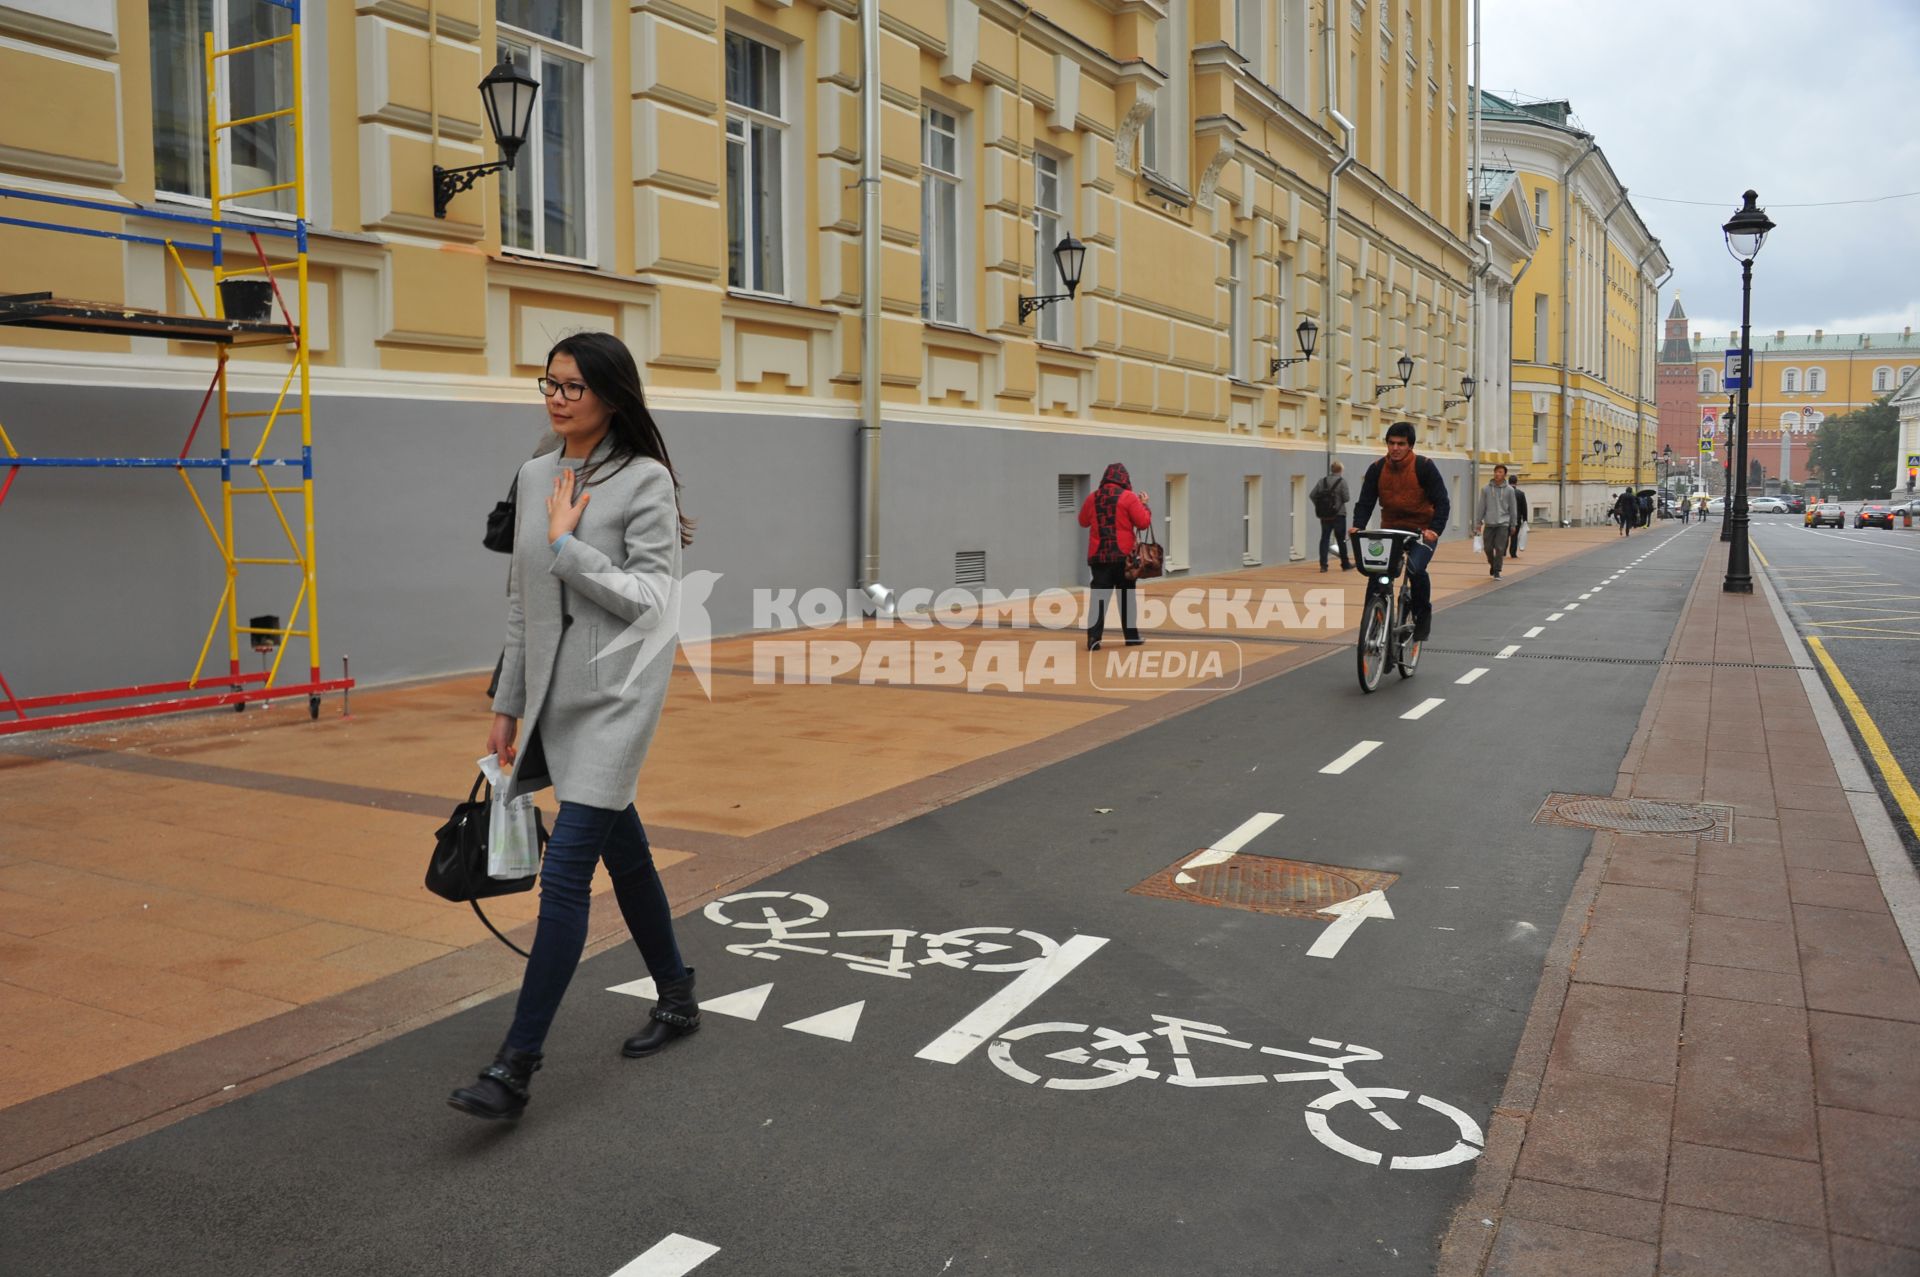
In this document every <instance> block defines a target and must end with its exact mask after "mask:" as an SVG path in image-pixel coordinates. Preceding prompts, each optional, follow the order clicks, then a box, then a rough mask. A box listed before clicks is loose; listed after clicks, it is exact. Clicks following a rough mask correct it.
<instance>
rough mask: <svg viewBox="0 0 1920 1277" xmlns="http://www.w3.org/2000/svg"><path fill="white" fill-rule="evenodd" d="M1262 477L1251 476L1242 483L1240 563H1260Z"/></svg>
mask: <svg viewBox="0 0 1920 1277" xmlns="http://www.w3.org/2000/svg"><path fill="white" fill-rule="evenodd" d="M1263 539H1264V538H1263V537H1262V536H1261V535H1260V476H1259V475H1257V474H1250V475H1247V476H1246V477H1244V478H1243V479H1242V480H1241V481H1240V562H1242V563H1258V562H1259V561H1260V543H1261V541H1262V540H1263Z"/></svg>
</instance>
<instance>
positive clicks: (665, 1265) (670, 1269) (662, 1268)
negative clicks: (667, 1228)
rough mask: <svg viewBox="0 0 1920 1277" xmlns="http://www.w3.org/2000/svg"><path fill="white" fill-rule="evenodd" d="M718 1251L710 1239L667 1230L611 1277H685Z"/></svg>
mask: <svg viewBox="0 0 1920 1277" xmlns="http://www.w3.org/2000/svg"><path fill="white" fill-rule="evenodd" d="M719 1253H720V1248H719V1247H718V1246H715V1245H712V1244H711V1243H709V1242H703V1241H697V1240H695V1239H694V1238H692V1237H683V1236H681V1235H680V1234H679V1233H668V1234H667V1235H666V1236H665V1237H663V1238H661V1239H660V1240H659V1241H657V1242H655V1243H654V1244H653V1245H652V1246H649V1247H648V1248H647V1253H646V1254H644V1255H641V1256H640V1257H639V1258H638V1259H634V1260H632V1261H630V1262H628V1263H627V1264H625V1265H623V1266H622V1267H621V1268H620V1271H619V1272H616V1273H615V1274H614V1275H613V1277H685V1274H687V1273H690V1272H692V1271H693V1270H694V1269H696V1268H698V1267H699V1266H700V1265H702V1264H704V1263H706V1262H707V1261H708V1260H709V1259H712V1258H713V1257H714V1256H715V1255H718V1254H719Z"/></svg>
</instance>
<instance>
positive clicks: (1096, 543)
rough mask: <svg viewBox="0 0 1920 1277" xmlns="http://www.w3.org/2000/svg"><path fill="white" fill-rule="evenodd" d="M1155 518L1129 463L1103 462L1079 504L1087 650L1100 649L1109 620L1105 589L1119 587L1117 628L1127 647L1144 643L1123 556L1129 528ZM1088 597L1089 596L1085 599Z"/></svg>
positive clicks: (1130, 548) (1127, 548)
mask: <svg viewBox="0 0 1920 1277" xmlns="http://www.w3.org/2000/svg"><path fill="white" fill-rule="evenodd" d="M1152 518H1153V513H1152V511H1150V510H1148V509H1147V503H1146V502H1145V501H1143V500H1141V498H1140V494H1139V493H1137V492H1135V491H1134V490H1133V480H1132V479H1130V478H1129V477H1128V475H1127V468H1126V467H1125V466H1123V465H1121V464H1120V463H1119V462H1117V461H1116V462H1114V463H1113V464H1112V465H1110V466H1108V467H1107V472H1106V473H1105V474H1103V475H1101V476H1100V486H1099V487H1097V488H1095V489H1094V490H1093V492H1092V493H1090V494H1089V495H1088V497H1087V499H1086V501H1085V502H1084V503H1083V504H1082V505H1081V507H1080V526H1081V527H1083V528H1086V529H1088V532H1087V566H1088V567H1090V568H1092V569H1093V590H1094V595H1095V596H1096V597H1097V599H1098V602H1093V619H1092V620H1091V621H1090V622H1089V623H1088V625H1087V650H1088V651H1089V652H1097V651H1099V650H1100V635H1101V634H1102V633H1103V632H1104V631H1105V629H1106V625H1107V593H1106V592H1107V591H1108V590H1118V591H1119V592H1120V629H1121V632H1122V633H1124V634H1125V635H1126V639H1127V646H1128V647H1132V646H1134V645H1135V644H1137V643H1142V642H1145V640H1144V639H1142V638H1141V637H1140V631H1139V629H1137V628H1136V627H1135V626H1134V623H1133V582H1132V581H1130V580H1128V579H1127V556H1128V555H1130V554H1132V553H1133V533H1134V529H1136V528H1144V527H1146V526H1147V523H1148V521H1149V520H1151V519H1152ZM1089 601H1090V602H1092V600H1091V599H1090V600H1089Z"/></svg>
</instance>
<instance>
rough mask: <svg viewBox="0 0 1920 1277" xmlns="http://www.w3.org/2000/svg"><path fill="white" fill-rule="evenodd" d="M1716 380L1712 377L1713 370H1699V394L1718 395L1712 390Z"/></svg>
mask: <svg viewBox="0 0 1920 1277" xmlns="http://www.w3.org/2000/svg"><path fill="white" fill-rule="evenodd" d="M1717 380H1718V378H1716V377H1715V376H1714V375H1713V369H1711V368H1702V369H1701V370H1700V393H1701V394H1703V395H1711V394H1716V393H1718V392H1717V391H1716V390H1715V388H1714V382H1715V381H1717Z"/></svg>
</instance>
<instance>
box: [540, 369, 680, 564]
mask: <svg viewBox="0 0 1920 1277" xmlns="http://www.w3.org/2000/svg"><path fill="white" fill-rule="evenodd" d="M555 355H568V356H571V357H572V359H573V362H574V363H575V364H576V365H578V367H579V369H580V379H581V380H582V381H584V382H586V383H587V389H589V390H591V391H593V393H594V394H595V395H597V396H599V398H600V401H601V402H602V403H604V404H606V405H607V407H608V408H610V409H611V410H612V412H613V417H612V420H611V421H610V423H609V425H608V431H607V433H608V435H609V436H610V437H611V438H612V440H613V450H612V453H611V455H610V456H609V457H608V460H609V461H618V462H619V463H620V465H619V466H618V467H617V468H615V469H614V470H613V472H612V474H619V473H620V471H621V470H624V469H626V468H627V465H628V464H629V463H630V462H631V461H632V460H633V458H635V457H648V458H651V459H652V460H654V461H658V462H659V463H660V464H661V465H663V466H665V467H666V468H667V474H668V475H669V476H671V477H672V479H673V495H674V506H675V515H676V517H677V518H678V519H679V523H680V544H681V545H692V544H693V525H694V521H693V520H692V519H689V518H688V517H687V516H686V515H685V514H682V513H680V512H679V508H678V507H679V504H680V501H679V498H680V474H679V472H678V471H676V470H675V469H674V468H673V462H672V461H670V460H668V458H667V441H666V438H665V437H664V436H663V435H661V433H660V427H659V425H658V424H656V423H655V421H654V419H653V414H652V413H651V412H649V411H648V410H647V396H646V392H645V391H643V390H642V389H641V388H640V368H639V366H638V365H637V364H635V363H634V362H633V352H632V351H630V350H628V349H627V345H626V343H625V342H623V341H621V340H620V339H619V338H618V337H615V336H614V335H613V334H612V333H572V334H569V335H568V336H565V337H562V338H561V339H560V340H559V341H556V342H555V343H553V349H552V350H549V351H548V352H547V363H546V366H548V367H551V366H552V364H553V357H554V356H555ZM606 477H608V478H611V477H612V475H608V476H606ZM593 481H594V479H593V478H592V476H588V477H587V478H586V479H585V483H591V482H593ZM583 486H584V483H583Z"/></svg>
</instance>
